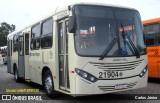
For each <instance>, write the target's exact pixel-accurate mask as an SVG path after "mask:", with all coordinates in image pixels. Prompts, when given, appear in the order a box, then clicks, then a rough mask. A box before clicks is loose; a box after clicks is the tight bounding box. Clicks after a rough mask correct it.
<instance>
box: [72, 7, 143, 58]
mask: <svg viewBox="0 0 160 103" xmlns="http://www.w3.org/2000/svg"><path fill="white" fill-rule="evenodd" d="M74 14H75V15H76V32H75V49H76V52H77V54H78V55H82V56H101V55H102V54H103V52H104V51H105V49H106V47H108V46H109V44H110V43H111V42H112V41H113V39H114V38H118V40H117V42H116V43H115V44H114V45H113V47H112V48H111V49H110V50H109V52H108V53H107V54H106V55H105V56H131V55H136V54H135V51H134V48H133V46H131V43H130V42H129V40H128V38H127V37H125V36H123V34H124V33H125V34H127V35H129V37H130V39H131V41H132V42H133V44H134V46H135V47H136V49H137V51H138V53H139V54H140V55H142V54H145V49H146V46H145V44H144V40H143V34H142V24H141V20H140V15H139V13H138V12H137V11H136V10H130V9H122V8H111V7H104V6H103V7H102V6H101V7H100V6H89V5H77V6H75V8H74ZM122 32H123V33H122Z"/></svg>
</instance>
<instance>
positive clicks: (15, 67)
mask: <svg viewBox="0 0 160 103" xmlns="http://www.w3.org/2000/svg"><path fill="white" fill-rule="evenodd" d="M16 69H17V65H16V63H14V64H13V74H14V75H15V71H16Z"/></svg>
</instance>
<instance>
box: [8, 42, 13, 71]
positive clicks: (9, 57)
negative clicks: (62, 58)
mask: <svg viewBox="0 0 160 103" xmlns="http://www.w3.org/2000/svg"><path fill="white" fill-rule="evenodd" d="M11 58H12V40H10V41H8V42H7V72H8V73H12V72H11V70H12V69H11V67H12V66H11V65H12V61H11V60H12V59H11Z"/></svg>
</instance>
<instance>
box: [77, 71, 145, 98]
mask: <svg viewBox="0 0 160 103" xmlns="http://www.w3.org/2000/svg"><path fill="white" fill-rule="evenodd" d="M147 81H148V72H147V73H146V74H145V75H144V76H143V77H142V78H140V77H139V76H136V77H133V78H128V79H119V80H98V81H97V82H95V83H91V82H89V81H87V80H85V79H83V78H81V77H79V76H76V96H85V95H96V94H106V93H112V92H119V91H126V90H132V89H138V88H143V87H146V86H147ZM121 85H122V86H121ZM117 86H119V87H117ZM123 86H124V87H123Z"/></svg>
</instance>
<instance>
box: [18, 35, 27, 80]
mask: <svg viewBox="0 0 160 103" xmlns="http://www.w3.org/2000/svg"><path fill="white" fill-rule="evenodd" d="M24 72H25V70H24V37H23V35H21V36H19V37H18V76H19V77H20V78H24V75H25V74H24Z"/></svg>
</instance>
